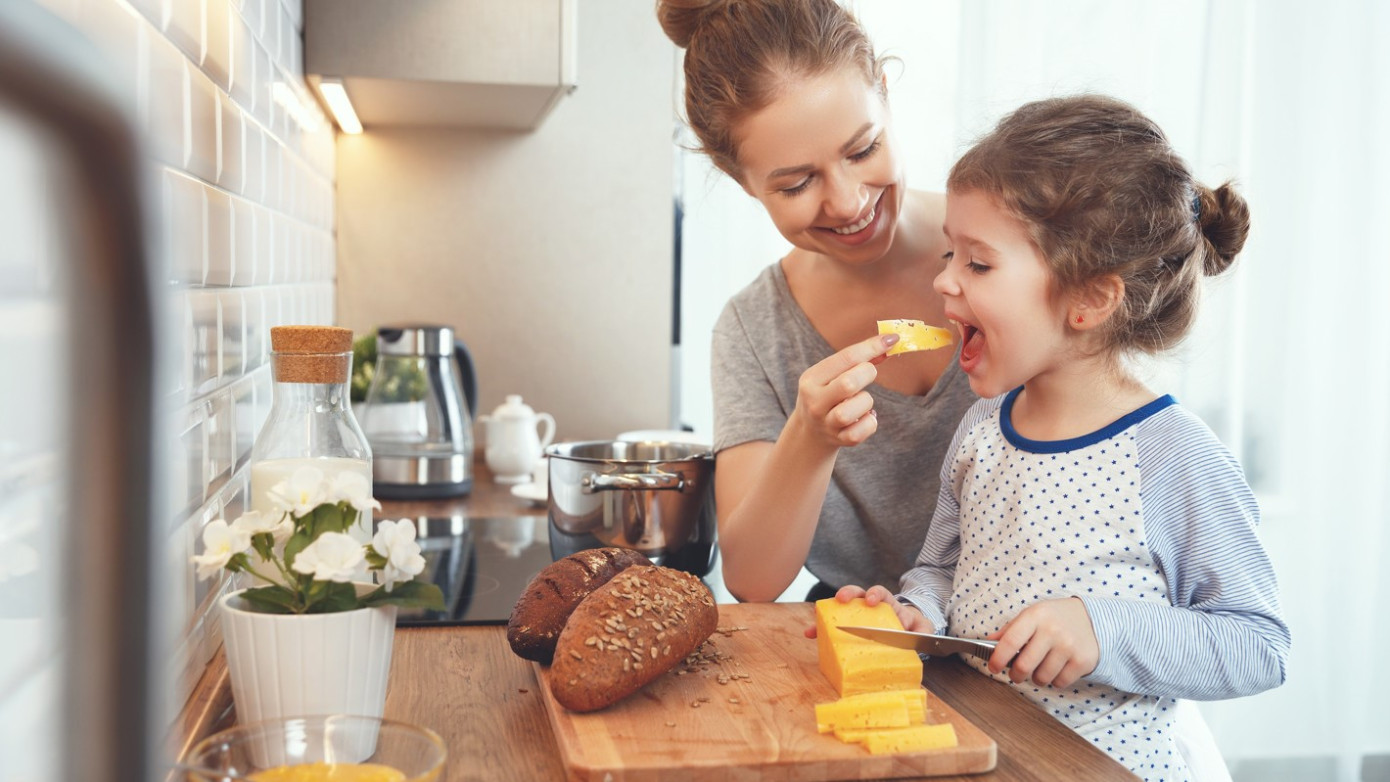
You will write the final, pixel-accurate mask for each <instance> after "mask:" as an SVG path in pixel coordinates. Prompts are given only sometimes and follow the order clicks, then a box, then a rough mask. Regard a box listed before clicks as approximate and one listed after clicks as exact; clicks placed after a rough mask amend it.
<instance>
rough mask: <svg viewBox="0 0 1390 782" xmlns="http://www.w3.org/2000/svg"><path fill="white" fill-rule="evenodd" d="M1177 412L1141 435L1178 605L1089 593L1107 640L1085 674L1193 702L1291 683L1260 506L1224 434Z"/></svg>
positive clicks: (1144, 497) (1151, 526)
mask: <svg viewBox="0 0 1390 782" xmlns="http://www.w3.org/2000/svg"><path fill="white" fill-rule="evenodd" d="M1175 410H1176V411H1179V415H1177V416H1176V418H1177V420H1176V422H1174V421H1172V420H1169V421H1167V422H1166V423H1162V424H1152V423H1146V424H1145V426H1146V427H1147V428H1151V429H1154V430H1156V431H1143V432H1141V433H1140V438H1139V442H1138V445H1139V448H1140V454H1139V456H1140V463H1141V464H1143V465H1145V467H1144V468H1143V469H1142V471H1141V475H1140V480H1141V484H1140V485H1141V486H1142V487H1143V488H1142V490H1141V494H1140V497H1141V501H1142V504H1143V509H1144V529H1145V533H1146V537H1147V538H1148V543H1149V546H1150V550H1151V551H1152V553H1153V556H1154V558H1155V561H1156V562H1157V563H1158V565H1159V567H1160V568H1161V569H1162V571H1163V573H1164V575H1165V577H1166V579H1167V584H1168V597H1169V601H1170V605H1164V604H1162V603H1152V602H1142V601H1133V600H1125V599H1121V598H1119V597H1116V596H1114V595H1093V596H1082V600H1083V601H1084V602H1085V604H1086V609H1087V612H1088V613H1089V614H1090V618H1091V624H1092V627H1093V628H1094V629H1095V631H1096V637H1097V639H1098V641H1099V642H1100V661H1099V663H1098V664H1097V666H1096V669H1095V671H1094V672H1092V674H1091V675H1090V676H1088V677H1087V678H1088V679H1090V680H1091V681H1096V682H1099V683H1103V684H1109V685H1111V686H1113V687H1116V688H1118V689H1122V690H1125V691H1128V692H1137V693H1145V694H1151V695H1161V696H1169V697H1177V698H1191V699H1194V700H1215V699H1219V698H1232V697H1239V696H1244V695H1252V694H1254V693H1257V692H1261V691H1263V690H1267V689H1270V688H1272V687H1277V686H1279V685H1280V684H1282V683H1283V682H1284V677H1285V666H1286V663H1287V660H1288V654H1289V646H1290V634H1289V628H1288V625H1287V623H1285V621H1284V619H1283V615H1282V611H1281V610H1280V606H1279V597H1278V587H1277V583H1276V580H1275V575H1274V568H1273V565H1272V563H1271V562H1270V559H1269V556H1268V555H1267V554H1266V553H1265V550H1264V547H1263V546H1262V545H1261V544H1260V540H1259V538H1258V536H1257V535H1256V531H1255V525H1256V524H1257V523H1258V521H1259V507H1258V506H1257V505H1256V503H1255V497H1254V494H1253V492H1252V491H1251V490H1250V487H1249V486H1248V485H1247V484H1246V482H1245V476H1244V474H1243V472H1242V471H1241V468H1240V465H1239V464H1238V463H1237V462H1236V461H1235V459H1234V458H1233V457H1232V456H1231V454H1230V453H1229V452H1228V451H1227V450H1226V448H1225V447H1224V446H1223V445H1222V444H1221V443H1220V441H1218V440H1217V438H1216V436H1215V435H1214V434H1213V433H1212V432H1211V431H1210V430H1209V429H1208V428H1207V427H1206V425H1205V424H1203V423H1202V422H1201V421H1200V420H1198V419H1197V418H1196V417H1195V416H1193V415H1192V414H1191V413H1188V412H1186V411H1182V410H1181V408H1175Z"/></svg>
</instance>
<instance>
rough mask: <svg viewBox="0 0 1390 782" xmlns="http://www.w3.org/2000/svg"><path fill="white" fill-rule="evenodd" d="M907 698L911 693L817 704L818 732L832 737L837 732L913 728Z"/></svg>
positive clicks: (868, 695) (863, 695) (891, 692)
mask: <svg viewBox="0 0 1390 782" xmlns="http://www.w3.org/2000/svg"><path fill="white" fill-rule="evenodd" d="M900 693H901V694H900ZM907 694H908V692H907V690H888V691H884V692H865V693H860V694H859V695H851V696H850V697H848V698H841V699H839V700H837V701H830V702H829V703H817V704H816V729H817V730H819V731H820V732H821V733H830V732H832V731H834V730H835V729H836V728H905V727H907V726H908V725H911V724H912V719H911V716H912V712H911V711H909V709H908V705H907V704H908V699H907Z"/></svg>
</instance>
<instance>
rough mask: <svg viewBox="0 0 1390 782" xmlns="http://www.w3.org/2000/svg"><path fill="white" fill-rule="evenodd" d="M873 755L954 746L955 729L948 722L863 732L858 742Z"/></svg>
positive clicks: (955, 741)
mask: <svg viewBox="0 0 1390 782" xmlns="http://www.w3.org/2000/svg"><path fill="white" fill-rule="evenodd" d="M860 743H862V744H863V745H864V749H867V750H868V751H869V752H870V753H871V754H874V755H886V754H889V753H892V752H921V751H922V750H928V749H948V748H950V747H954V746H956V745H957V744H958V743H959V742H958V741H957V740H956V729H955V726H953V725H952V724H951V723H949V722H942V723H940V724H937V725H912V726H911V727H907V728H883V729H881V730H869V731H865V732H864V738H863V740H862V741H861V742H860Z"/></svg>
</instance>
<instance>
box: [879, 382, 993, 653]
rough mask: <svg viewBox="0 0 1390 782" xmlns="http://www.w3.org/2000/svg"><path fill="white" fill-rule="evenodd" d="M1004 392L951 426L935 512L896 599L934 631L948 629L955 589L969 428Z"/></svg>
mask: <svg viewBox="0 0 1390 782" xmlns="http://www.w3.org/2000/svg"><path fill="white" fill-rule="evenodd" d="M1003 399H1004V398H1003V397H1002V396H1001V397H995V398H993V399H981V400H980V401H978V402H976V403H975V404H974V405H972V406H971V408H970V409H969V410H967V411H966V413H965V417H964V418H962V419H961V422H960V425H959V426H957V427H956V434H955V437H954V438H953V439H952V440H951V447H950V448H948V449H947V450H946V457H945V458H944V459H943V460H942V464H941V489H940V491H939V492H938V493H937V498H936V513H935V514H933V515H932V519H931V526H929V527H928V528H927V536H926V540H925V541H924V542H923V543H922V550H921V552H920V553H918V555H917V564H916V566H915V567H913V568H912V569H910V570H908V571H907V572H906V573H904V574H903V577H902V579H901V580H900V581H899V585H898V595H897V599H898V600H899V601H900V602H903V603H906V604H908V605H911V606H914V607H916V608H917V610H919V611H921V612H922V615H923V616H925V617H926V618H927V620H928V621H930V622H931V623H932V627H934V628H935V629H936V631H937V632H939V633H944V632H946V630H947V622H946V605H947V604H948V603H949V602H950V600H951V595H952V593H953V592H954V590H955V583H954V582H955V577H956V562H957V560H959V559H960V503H959V497H960V486H961V481H962V480H963V476H964V473H965V469H966V467H967V466H968V465H969V464H970V462H971V459H972V456H973V454H972V453H971V450H972V446H971V444H970V443H971V439H970V433H971V431H972V430H974V428H975V427H976V426H979V425H980V424H981V423H983V422H985V421H988V420H990V417H991V415H992V414H993V413H994V412H995V411H996V410H998V409H999V405H1000V404H1002V402H1003Z"/></svg>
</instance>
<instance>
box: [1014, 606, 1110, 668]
mask: <svg viewBox="0 0 1390 782" xmlns="http://www.w3.org/2000/svg"><path fill="white" fill-rule="evenodd" d="M989 638H990V640H994V641H998V642H999V645H998V646H995V647H994V654H992V655H990V658H989V672H990V673H999V672H1001V671H1003V670H1004V669H1005V668H1008V669H1009V679H1011V680H1012V681H1014V682H1015V683H1022V682H1024V681H1027V680H1028V679H1030V678H1031V679H1032V680H1033V683H1034V684H1036V685H1038V686H1039V687H1049V686H1050V687H1070V686H1071V685H1072V684H1073V683H1075V682H1076V680H1077V679H1080V678H1081V677H1082V676H1085V675H1087V674H1089V673H1090V672H1091V671H1094V670H1095V669H1096V664H1097V663H1098V662H1100V642H1099V641H1098V640H1096V631H1095V628H1093V627H1092V626H1091V615H1090V614H1088V613H1087V612H1086V604H1085V603H1083V602H1081V598H1079V597H1067V598H1062V599H1061V600H1044V601H1042V602H1041V603H1034V604H1033V605H1030V606H1028V607H1027V608H1025V609H1023V610H1022V611H1020V612H1019V613H1018V616H1015V617H1014V618H1013V619H1012V620H1011V621H1010V622H1009V623H1008V624H1006V625H1004V626H1003V627H1002V628H1000V629H999V630H998V631H996V632H994V633H991V634H990V635H989ZM1015 655H1017V656H1015ZM1010 660H1012V662H1010Z"/></svg>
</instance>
